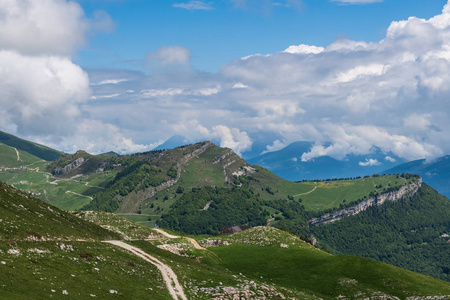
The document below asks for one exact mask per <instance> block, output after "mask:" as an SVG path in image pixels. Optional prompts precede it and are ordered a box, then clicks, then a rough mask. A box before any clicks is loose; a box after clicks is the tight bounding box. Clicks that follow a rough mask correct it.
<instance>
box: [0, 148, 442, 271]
mask: <svg viewBox="0 0 450 300" xmlns="http://www.w3.org/2000/svg"><path fill="white" fill-rule="evenodd" d="M40 164H41V165H38V167H36V165H35V164H32V165H30V166H28V165H25V166H21V167H19V168H11V169H8V170H3V171H1V172H0V178H7V180H8V182H10V183H13V184H14V185H15V186H16V187H18V188H20V189H23V190H24V191H27V192H28V193H30V194H34V195H36V196H38V197H40V198H41V199H44V200H46V201H48V202H50V203H51V204H55V205H57V206H58V207H62V208H65V209H82V210H84V211H88V210H96V211H108V212H114V213H117V214H121V215H123V216H126V217H128V218H130V219H132V220H136V221H138V222H140V223H142V224H146V225H148V226H155V225H158V226H159V227H162V228H169V229H172V230H179V231H184V232H187V233H189V234H213V235H214V234H217V233H218V232H219V231H220V229H221V228H222V227H224V226H227V225H233V224H235V225H246V226H260V225H270V226H273V227H277V228H284V229H286V230H290V231H292V232H295V233H296V234H297V235H299V236H303V237H305V238H311V239H313V238H314V236H316V239H318V242H319V243H321V245H323V246H324V247H327V248H329V249H330V251H335V253H346V252H345V251H347V250H345V249H344V250H345V251H344V250H342V249H338V248H337V247H335V246H334V245H332V244H331V242H329V241H328V239H327V238H326V237H324V236H322V237H319V235H318V234H317V233H315V231H314V230H316V229H315V227H312V226H311V225H312V224H316V223H314V222H312V220H315V219H319V220H329V219H330V216H332V217H331V218H334V219H339V218H340V217H339V216H342V218H343V219H342V220H341V221H345V220H347V219H352V218H353V217H355V216H354V215H355V214H361V213H365V212H366V211H368V209H369V208H370V207H372V206H380V207H384V206H385V205H387V204H386V203H390V202H396V203H400V204H402V203H404V202H403V200H402V199H403V198H407V197H412V196H414V195H416V194H420V192H419V191H421V190H420V189H421V188H422V187H421V184H422V182H421V179H420V178H419V177H418V176H413V175H410V174H401V175H383V176H378V175H373V176H364V177H360V178H354V179H341V180H335V179H332V180H324V181H303V182H291V181H287V180H285V179H282V178H280V177H278V176H276V175H275V174H273V173H271V172H270V171H268V170H267V169H265V168H263V167H260V166H256V165H250V164H249V163H247V162H246V161H245V160H243V159H242V158H241V157H239V156H238V155H237V154H236V153H234V152H233V151H232V150H231V149H227V148H221V147H217V146H216V145H214V144H213V143H212V142H201V143H197V144H193V145H185V146H181V147H177V148H174V149H170V150H155V151H149V152H143V153H135V154H131V155H118V156H111V155H91V154H88V153H86V152H84V151H77V152H76V153H74V154H67V155H63V156H61V157H60V158H58V159H57V160H55V161H54V162H51V163H50V162H40ZM43 170H45V171H43ZM424 186H425V185H424ZM434 193H435V195H437V193H436V192H435V191H434ZM420 195H422V196H421V197H420V199H422V198H423V200H424V201H425V202H427V201H431V200H430V198H427V196H426V195H425V194H420ZM433 197H434V196H433ZM420 199H419V200H420ZM385 202H386V203H385ZM400 204H399V205H400ZM386 207H388V206H386ZM401 207H402V206H401V205H400V206H399V207H395V208H394V210H393V211H392V214H393V215H394V216H395V217H394V218H393V220H392V222H394V223H393V224H392V226H394V224H397V223H399V224H402V214H408V212H405V211H401ZM433 207H434V206H433ZM436 207H439V210H440V211H441V212H442V213H444V214H445V213H448V211H449V209H448V207H446V206H445V205H439V206H436ZM423 210H424V211H423V213H422V219H423V220H422V221H423V223H420V222H419V221H418V222H417V224H418V225H420V224H426V223H429V224H435V223H433V222H434V219H433V216H434V210H433V208H432V207H428V206H426V205H425V206H424V207H423ZM400 212H401V213H400ZM333 216H334V217H333ZM336 216H337V217H336ZM422 221H421V222H422ZM339 222H340V221H336V222H334V223H333V224H339ZM319 223H320V222H319ZM322 226H324V227H327V226H328V225H327V224H325V225H320V226H319V227H322ZM354 226H355V228H356V229H357V228H358V226H361V228H362V226H363V225H354ZM420 226H422V225H420ZM423 226H424V225H423ZM436 226H437V225H436ZM394 228H395V227H394ZM409 230H413V229H409ZM442 234H443V233H442ZM336 236H337V233H336ZM373 240H374V241H379V242H380V244H383V245H386V244H384V243H383V242H382V241H383V240H384V238H383V237H382V236H376V237H375V238H373ZM422 240H423V239H422ZM433 241H434V240H433ZM398 242H399V244H398V245H397V246H396V247H406V248H407V247H408V244H405V242H404V240H403V239H398ZM433 243H434V242H433ZM392 245H394V244H392ZM387 249H389V247H387V246H386V247H385V248H383V249H381V250H380V251H388V250H387ZM446 251H447V250H446ZM444 254H448V255H450V253H446V252H444ZM361 255H362V254H361ZM378 255H379V254H376V255H375V254H374V255H373V256H371V257H372V258H375V259H378ZM405 255H406V254H405ZM406 257H407V256H406ZM424 257H425V259H424V260H416V259H408V260H407V261H408V263H405V264H402V265H401V266H402V267H405V268H408V269H412V270H418V271H420V272H424V273H427V274H432V275H433V276H436V277H438V276H442V273H445V269H443V268H441V270H442V271H436V269H433V270H431V269H429V270H424V269H423V268H421V267H420V264H428V265H430V266H432V265H435V264H436V263H437V262H438V259H436V257H434V256H432V255H428V254H426V255H424ZM398 261H400V260H398ZM391 263H393V264H397V263H396V262H395V261H391ZM419 263H420V264H419ZM430 270H431V271H430ZM440 278H444V277H440Z"/></svg>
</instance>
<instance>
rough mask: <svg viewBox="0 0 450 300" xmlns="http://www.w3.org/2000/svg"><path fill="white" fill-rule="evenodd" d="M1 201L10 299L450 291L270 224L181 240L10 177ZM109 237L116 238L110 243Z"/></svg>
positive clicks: (400, 295)
mask: <svg viewBox="0 0 450 300" xmlns="http://www.w3.org/2000/svg"><path fill="white" fill-rule="evenodd" d="M0 204H1V206H0V209H1V216H2V219H1V222H2V224H3V226H2V229H1V230H2V231H1V235H2V236H1V239H2V240H3V241H5V242H3V243H0V262H1V264H0V266H1V269H2V272H0V280H1V282H2V285H0V294H1V295H2V298H5V299H48V298H77V299H78V298H79V299H85V298H92V297H95V298H100V299H111V298H112V297H123V298H125V299H145V298H147V299H174V298H176V297H177V296H176V294H175V292H174V289H176V292H177V293H178V294H179V295H180V294H181V295H183V296H182V297H181V299H213V298H214V299H217V298H219V299H234V298H239V299H255V298H256V297H263V298H266V299H288V298H295V299H336V298H337V297H339V299H356V298H361V297H363V298H365V299H373V300H375V299H417V300H425V299H447V298H448V295H450V288H449V286H448V283H447V282H444V281H441V280H438V279H435V278H431V277H428V276H424V275H421V274H417V273H413V272H410V271H407V270H404V269H400V268H397V267H393V266H390V265H387V264H383V263H379V262H376V261H373V260H370V259H366V258H359V257H354V256H344V255H337V256H334V255H330V254H329V253H327V252H325V251H322V250H320V249H317V248H316V247H314V246H312V245H310V244H308V243H306V242H305V241H303V240H302V239H300V238H299V237H298V236H296V235H293V234H291V233H288V232H286V231H282V230H279V229H275V228H271V227H266V226H264V227H255V228H251V229H248V230H246V231H243V232H240V233H238V234H234V235H229V236H220V237H218V236H205V235H203V236H198V237H197V236H191V237H187V236H174V235H173V234H174V233H173V232H172V235H170V234H167V233H165V232H163V231H161V230H160V231H159V232H156V231H153V230H152V229H149V228H144V227H142V226H140V225H138V224H135V223H132V222H130V221H126V220H124V219H123V218H121V217H118V216H115V215H112V214H108V213H96V212H81V213H80V212H76V213H68V212H63V211H60V210H59V209H57V208H56V207H53V206H51V205H48V204H46V203H44V202H42V201H41V200H39V199H35V198H33V197H30V196H28V195H25V194H23V193H22V192H20V191H18V190H17V189H15V188H12V187H10V186H8V185H5V184H3V183H0ZM149 236H150V237H151V239H147V238H148V237H149ZM111 238H114V239H116V240H115V241H106V240H107V239H111ZM130 238H133V240H129V239H130ZM123 239H125V240H123ZM127 239H128V240H127ZM144 239H146V240H144ZM30 286H32V287H33V288H30ZM409 297H414V298H409ZM427 297H428V298H427ZM178 299H180V298H178Z"/></svg>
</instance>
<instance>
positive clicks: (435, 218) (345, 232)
mask: <svg viewBox="0 0 450 300" xmlns="http://www.w3.org/2000/svg"><path fill="white" fill-rule="evenodd" d="M310 229H311V232H312V233H313V234H314V236H315V237H316V238H317V239H318V240H319V243H320V244H322V245H323V246H326V247H328V249H329V250H331V251H332V252H333V253H336V254H338V253H339V254H350V255H358V256H364V257H368V258H372V259H376V260H379V261H381V262H385V263H389V264H393V265H396V266H399V267H403V268H407V269H410V270H412V271H415V272H420V273H423V274H428V275H431V276H434V277H436V278H440V279H443V280H447V281H450V260H449V259H448V258H449V257H450V247H449V246H450V245H449V243H450V237H449V234H450V200H449V199H447V198H445V197H444V196H442V195H440V194H438V193H437V192H436V191H435V190H434V189H432V188H431V187H429V186H428V185H426V184H423V185H422V186H421V188H419V190H418V191H417V193H415V194H413V195H410V196H408V197H403V198H402V199H401V200H399V201H392V202H386V203H384V204H383V205H381V206H372V207H370V208H368V209H367V210H365V211H363V212H361V213H359V214H356V215H353V216H349V217H347V218H343V219H341V220H338V221H335V222H333V223H328V224H324V225H318V226H311V227H310Z"/></svg>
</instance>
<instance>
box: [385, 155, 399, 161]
mask: <svg viewBox="0 0 450 300" xmlns="http://www.w3.org/2000/svg"><path fill="white" fill-rule="evenodd" d="M384 160H387V161H388V162H391V163H394V162H396V161H397V160H396V159H395V158H393V157H390V156H386V157H385V158H384Z"/></svg>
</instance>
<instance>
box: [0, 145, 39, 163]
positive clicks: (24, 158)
mask: <svg viewBox="0 0 450 300" xmlns="http://www.w3.org/2000/svg"><path fill="white" fill-rule="evenodd" d="M17 151H18V152H19V160H17V153H16V150H14V148H13V147H11V146H8V145H6V144H3V143H0V167H7V168H17V167H20V166H23V165H30V164H33V163H36V162H38V161H42V159H40V158H39V157H36V156H34V155H32V154H29V153H28V152H25V151H23V150H20V149H17Z"/></svg>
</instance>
